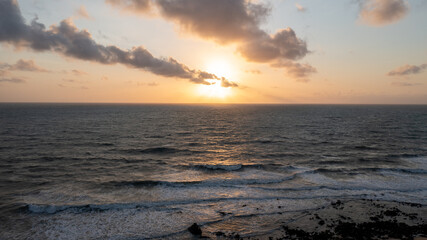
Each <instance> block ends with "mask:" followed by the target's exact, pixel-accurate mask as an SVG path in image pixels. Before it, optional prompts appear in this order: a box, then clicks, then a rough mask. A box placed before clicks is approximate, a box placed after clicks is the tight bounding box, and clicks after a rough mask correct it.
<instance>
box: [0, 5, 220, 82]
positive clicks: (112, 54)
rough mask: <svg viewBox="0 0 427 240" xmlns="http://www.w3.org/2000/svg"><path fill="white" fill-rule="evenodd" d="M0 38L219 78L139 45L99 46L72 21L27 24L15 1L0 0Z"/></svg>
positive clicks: (165, 72) (201, 78)
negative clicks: (152, 53)
mask: <svg viewBox="0 0 427 240" xmlns="http://www.w3.org/2000/svg"><path fill="white" fill-rule="evenodd" d="M0 41H3V42H8V43H11V44H13V45H15V46H20V47H22V46H24V47H28V48H31V49H33V50H35V51H55V52H57V53H60V54H63V55H65V56H67V57H73V58H77V59H81V60H87V61H93V62H98V63H102V64H117V63H120V64H124V65H127V66H129V67H133V68H138V69H144V70H146V71H149V72H151V73H154V74H157V75H160V76H164V77H178V78H183V79H188V80H190V81H191V82H193V83H198V84H207V85H210V84H211V83H209V82H208V81H206V80H207V79H214V80H221V78H220V77H217V76H215V75H213V74H210V73H207V72H204V71H200V70H193V69H190V68H189V67H187V66H186V65H184V64H182V63H179V62H178V61H177V60H175V59H173V58H168V59H160V58H156V57H154V56H153V55H151V53H150V52H149V51H148V50H146V49H145V48H143V47H141V46H140V47H135V48H133V49H131V50H122V49H120V48H118V47H116V46H103V45H100V44H98V43H96V42H95V40H94V39H92V36H91V35H90V33H89V32H88V31H86V30H79V29H77V27H76V26H75V25H74V24H73V23H72V22H71V20H64V21H61V22H60V24H59V25H53V26H51V27H50V28H49V29H48V30H46V27H45V26H44V25H43V24H41V23H39V22H37V19H35V20H33V21H32V22H31V24H29V25H27V24H26V23H25V22H24V19H23V18H22V15H21V12H20V10H19V7H18V4H17V2H16V1H15V0H0Z"/></svg>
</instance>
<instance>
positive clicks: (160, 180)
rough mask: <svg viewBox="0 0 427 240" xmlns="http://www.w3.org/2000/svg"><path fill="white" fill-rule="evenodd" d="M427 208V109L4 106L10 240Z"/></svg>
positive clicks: (0, 148)
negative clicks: (343, 209)
mask: <svg viewBox="0 0 427 240" xmlns="http://www.w3.org/2000/svg"><path fill="white" fill-rule="evenodd" d="M337 199H382V200H388V201H403V202H412V203H421V204H427V106H425V105H420V106H406V105H399V106H387V105H369V106H368V105H363V106H359V105H215V104H211V105H154V104H153V105H136V104H135V105H124V104H123V105H120V104H0V220H1V224H0V239H25V238H28V239H147V238H171V239H175V238H184V237H185V236H186V235H185V234H186V233H187V231H186V229H187V228H188V227H189V226H190V225H191V224H192V223H194V222H197V223H198V224H200V225H201V226H203V229H204V232H205V233H207V234H209V233H211V234H213V233H214V232H215V231H219V230H220V231H222V232H225V233H232V232H238V233H239V234H240V235H241V236H257V235H260V234H266V233H268V232H269V231H274V230H275V229H277V228H279V227H280V224H282V223H283V222H284V221H285V220H287V221H292V220H293V219H295V218H297V217H298V214H301V213H303V212H307V211H310V210H313V209H317V208H319V207H321V206H325V205H326V204H329V203H330V202H331V201H334V200H337Z"/></svg>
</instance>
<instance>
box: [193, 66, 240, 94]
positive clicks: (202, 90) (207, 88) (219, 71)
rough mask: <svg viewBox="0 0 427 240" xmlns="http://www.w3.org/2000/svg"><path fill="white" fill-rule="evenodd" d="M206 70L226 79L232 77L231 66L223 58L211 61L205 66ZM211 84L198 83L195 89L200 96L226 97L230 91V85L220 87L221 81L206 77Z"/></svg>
mask: <svg viewBox="0 0 427 240" xmlns="http://www.w3.org/2000/svg"><path fill="white" fill-rule="evenodd" d="M206 71H207V72H209V73H213V74H215V75H216V76H217V77H220V78H221V77H224V78H226V79H227V80H230V78H232V75H233V74H232V73H233V71H232V67H231V65H230V64H229V63H228V62H227V61H225V60H215V61H211V62H210V63H209V64H208V65H207V67H206ZM206 81H208V82H209V83H211V85H200V86H199V87H198V89H197V91H198V93H199V94H200V95H201V96H204V97H209V98H226V97H228V96H229V95H230V94H231V93H232V89H231V88H230V87H222V86H221V81H219V80H215V79H207V80H206Z"/></svg>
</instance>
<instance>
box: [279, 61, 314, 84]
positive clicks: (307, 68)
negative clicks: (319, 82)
mask: <svg viewBox="0 0 427 240" xmlns="http://www.w3.org/2000/svg"><path fill="white" fill-rule="evenodd" d="M271 66H272V67H276V68H285V69H286V72H287V74H288V75H289V76H291V77H292V78H295V79H297V81H300V82H308V81H309V80H308V77H309V76H310V75H311V74H314V73H317V69H316V68H315V67H313V66H311V65H309V64H301V63H296V62H292V61H285V62H278V63H273V64H271Z"/></svg>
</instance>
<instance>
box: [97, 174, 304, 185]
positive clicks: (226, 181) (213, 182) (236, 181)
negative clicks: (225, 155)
mask: <svg viewBox="0 0 427 240" xmlns="http://www.w3.org/2000/svg"><path fill="white" fill-rule="evenodd" d="M296 176H297V173H294V174H292V175H289V176H284V177H280V178H265V179H257V178H249V179H242V178H234V179H212V180H204V181H175V182H174V181H156V180H142V181H110V182H105V183H102V185H106V186H114V187H124V186H131V187H142V188H144V187H145V188H150V187H157V186H158V187H162V186H163V187H174V188H182V187H190V186H195V187H232V188H233V187H237V188H238V187H241V186H244V187H246V186H247V185H263V184H276V183H282V182H284V181H290V180H293V179H294V178H295V177H296Z"/></svg>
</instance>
